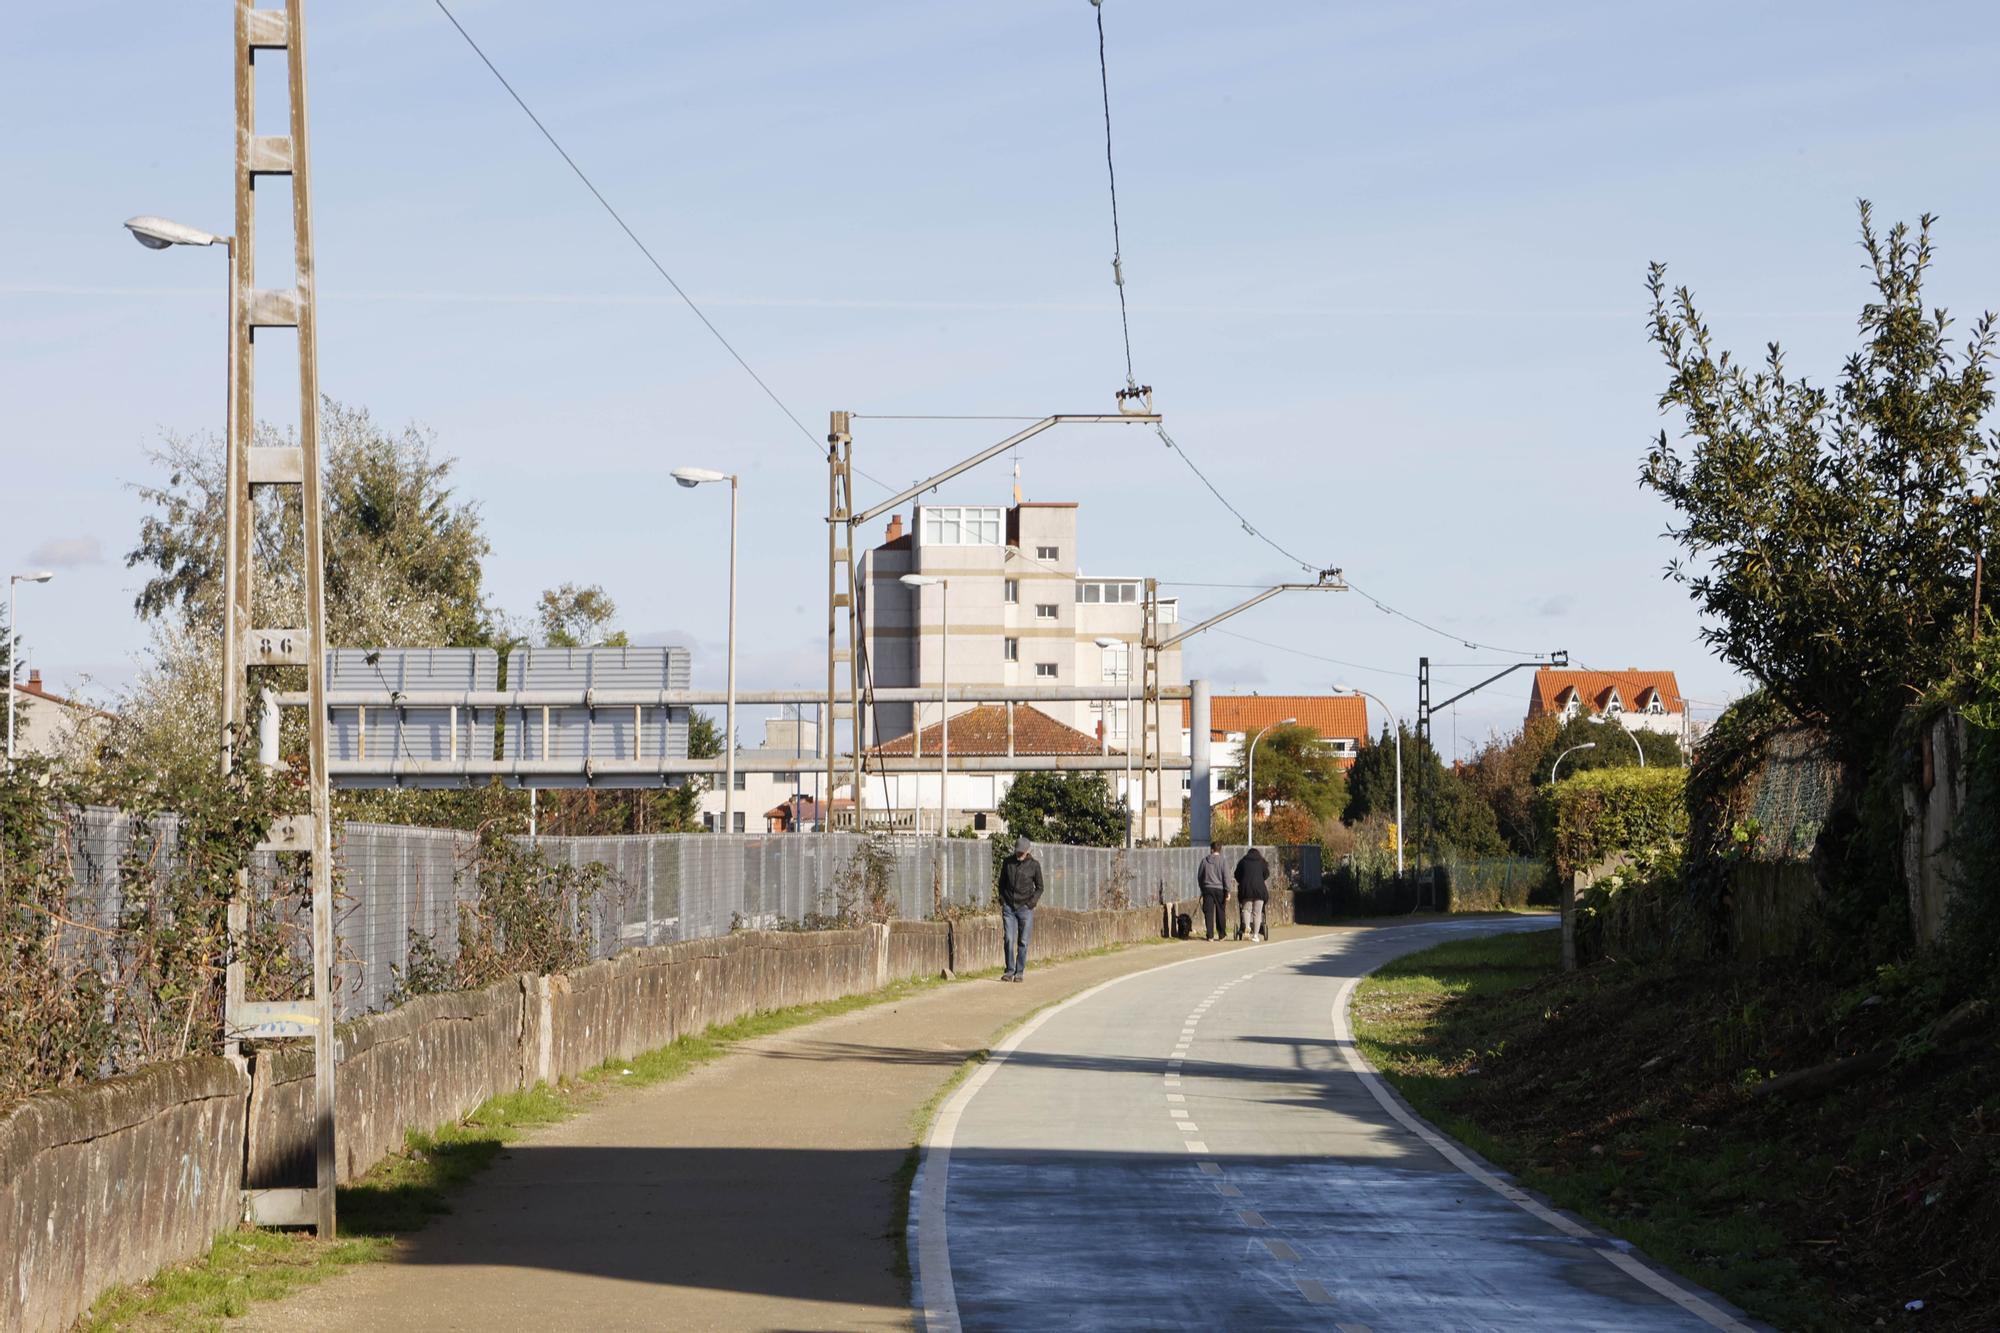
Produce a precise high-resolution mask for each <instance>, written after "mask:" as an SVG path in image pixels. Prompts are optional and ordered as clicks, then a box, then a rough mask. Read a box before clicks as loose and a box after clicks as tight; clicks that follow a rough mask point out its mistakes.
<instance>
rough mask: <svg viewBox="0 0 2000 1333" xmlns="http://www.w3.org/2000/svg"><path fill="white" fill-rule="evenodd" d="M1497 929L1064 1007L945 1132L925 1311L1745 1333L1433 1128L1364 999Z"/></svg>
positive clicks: (1173, 975)
mask: <svg viewBox="0 0 2000 1333" xmlns="http://www.w3.org/2000/svg"><path fill="white" fill-rule="evenodd" d="M1549 924H1550V923H1549V922H1547V921H1546V920H1536V919H1533V918H1524V919H1514V920H1507V919H1479V920H1467V921H1454V922H1439V923H1433V924H1425V925H1417V926H1407V927H1390V928H1383V929H1376V930H1368V931H1352V932H1341V933H1338V934H1333V935H1318V936H1314V937H1311V938H1308V939H1303V940H1290V941H1285V942H1281V943H1274V944H1262V945H1240V944H1229V945H1221V946H1217V948H1216V950H1215V952H1214V954H1212V955H1208V956H1204V957H1201V958H1197V959H1193V960H1188V961H1183V962H1178V963H1173V964H1169V965H1167V966H1164V967H1160V968H1155V969H1152V970H1150V971H1147V972H1141V973H1137V974H1134V975H1131V976H1128V977H1123V978H1119V979H1117V980H1115V981H1111V982H1107V983H1105V984H1104V985H1101V986H1098V987H1095V988H1093V989H1091V990H1088V991H1085V992H1083V993H1082V994H1080V995H1077V996H1075V997H1073V998H1072V999H1070V1000H1068V1001H1066V1002H1064V1003H1063V1004H1060V1005H1057V1006H1055V1007H1054V1008H1051V1009H1048V1010H1045V1011H1043V1012H1042V1013H1041V1014H1040V1015H1038V1016H1037V1017H1036V1018H1035V1019H1033V1020H1031V1021H1030V1022H1029V1023H1028V1024H1026V1025H1024V1026H1023V1027H1022V1028H1020V1029H1019V1030H1017V1031H1016V1032H1015V1033H1014V1034H1012V1036H1010V1037H1009V1038H1008V1040H1007V1041H1005V1042H1003V1043H1001V1044H1000V1045H999V1047H997V1048H996V1051H995V1055H994V1058H993V1059H992V1060H989V1061H988V1062H987V1063H986V1064H984V1065H982V1066H981V1067H980V1068H979V1070H978V1071H976V1072H975V1073H974V1075H973V1076H972V1078H970V1079H968V1080H967V1081H966V1083H965V1084H964V1085H963V1086H962V1087H960V1088H959V1089H958V1090H957V1091H956V1092H955V1093H954V1094H953V1095H952V1096H951V1097H950V1098H948V1099H947V1100H946V1102H945V1104H944V1106H943V1107H942V1108H941V1109H940V1111H939V1113H938V1117H937V1119H936V1121H935V1122H933V1124H932V1126H931V1129H930V1133H929V1135H928V1137H927V1140H926V1143H925V1148H924V1159H923V1166H922V1169H921V1170H920V1172H919V1174H918V1177H917V1180H916V1182H915V1184H914V1185H913V1186H912V1192H911V1205H912V1207H911V1225H910V1230H911V1253H912V1254H913V1256H914V1257H915V1260H916V1268H917V1273H916V1281H915V1283H914V1294H915V1304H916V1307H917V1317H918V1320H919V1322H920V1326H921V1327H923V1328H925V1329H927V1330H928V1333H945V1331H947V1330H958V1329H961V1328H964V1329H974V1330H978V1329H1026V1328H1061V1329H1063V1330H1065V1333H1086V1331H1087V1330H1098V1329H1132V1328H1147V1329H1201V1330H1215V1329H1258V1330H1266V1329H1268V1330H1281V1329H1308V1328H1309V1329H1337V1330H1344V1331H1345V1333H1362V1331H1363V1330H1374V1331H1376V1333H1386V1331H1388V1330H1404V1329H1411V1330H1415V1329H1421V1330H1447V1329H1468V1330H1471V1329H1478V1330H1502V1331H1512V1330H1521V1331H1522V1333H1527V1331H1528V1330H1534V1331H1535V1333H1545V1331H1547V1330H1564V1329H1577V1330H1583V1329H1590V1330H1599V1329H1620V1330H1627V1329H1629V1330H1639V1331H1643V1333H1652V1331H1653V1330H1686V1329H1711V1328H1722V1329H1730V1330H1745V1329H1748V1328H1750V1327H1752V1326H1751V1325H1749V1324H1748V1323H1747V1322H1745V1321H1744V1320H1743V1317H1742V1316H1741V1315H1739V1314H1738V1313H1736V1312H1735V1311H1734V1310H1733V1309H1731V1308H1730V1307H1729V1306H1727V1305H1726V1304H1725V1303H1724V1302H1722V1301H1721V1300H1720V1299H1719V1298H1717V1297H1714V1296H1711V1295H1708V1294H1706V1293H1704V1292H1701V1291H1698V1290H1696V1289H1694V1288H1692V1287H1689V1286H1687V1285H1686V1284H1684V1283H1681V1282H1680V1281H1679V1280H1677V1279H1675V1278H1672V1277H1671V1276H1669V1275H1667V1274H1664V1273H1662V1272H1660V1271H1659V1270H1657V1269H1654V1268H1653V1267H1651V1266H1650V1265H1648V1264H1646V1263H1645V1262H1644V1261H1643V1260H1642V1259H1640V1258H1638V1257H1637V1256H1636V1255H1634V1254H1633V1253H1632V1252H1631V1251H1630V1249H1629V1247H1627V1246H1625V1245H1624V1244H1623V1243H1622V1242H1618V1241H1615V1240H1612V1239H1610V1238H1608V1237H1605V1236H1603V1235H1602V1234H1601V1233H1598V1232H1596V1231H1593V1230H1591V1229H1590V1228H1589V1227H1587V1226H1585V1225H1583V1224H1582V1223H1580V1222H1578V1221H1576V1220H1575V1219H1573V1218H1570V1217H1568V1216H1566V1215H1563V1214H1559V1213H1556V1212H1554V1211H1553V1210H1551V1209H1549V1208H1547V1207H1545V1206H1544V1205H1542V1204H1541V1203H1540V1202H1539V1201H1537V1200H1534V1199H1532V1198H1531V1197H1529V1196H1528V1195H1526V1194H1524V1193H1523V1192H1521V1191H1520V1190H1519V1189H1517V1188H1515V1187H1514V1186H1513V1185H1512V1183H1511V1182H1509V1181H1508V1180H1507V1179H1506V1178H1505V1177H1502V1176H1499V1175H1497V1174H1496V1173H1494V1172H1492V1171H1491V1170H1490V1168H1487V1167H1485V1166H1484V1164H1483V1163H1480V1162H1479V1161H1478V1160H1477V1159H1474V1158H1472V1157H1471V1156H1470V1155H1469V1154H1467V1153H1465V1152H1463V1150H1461V1149H1459V1148H1458V1147H1457V1145H1456V1144H1454V1143H1452V1142H1451V1141H1450V1140H1448V1139H1445V1138H1444V1137H1443V1136H1441V1135H1439V1134H1437V1133H1436V1132H1435V1131H1434V1130H1432V1129H1431V1128H1430V1127H1429V1126H1428V1125H1426V1124H1424V1123H1423V1122H1421V1121H1419V1120H1417V1119H1416V1118H1415V1117H1414V1116H1412V1115H1411V1114H1410V1113H1409V1112H1408V1111H1407V1109H1406V1108H1404V1107H1403V1106H1402V1104H1401V1103H1400V1101H1398V1100H1397V1099H1396V1098H1395V1097H1394V1095H1393V1094H1391V1093H1389V1092H1388V1091H1387V1090H1386V1089H1385V1088H1384V1087H1383V1086H1382V1084H1381V1082H1380V1080H1379V1079H1377V1078H1376V1077H1375V1076H1374V1075H1373V1074H1372V1073H1371V1072H1368V1071H1367V1069H1366V1066H1365V1064H1364V1063H1363V1062H1362V1061H1361V1060H1360V1058H1359V1056H1358V1054H1357V1053H1355V1052H1354V1050H1353V1047H1352V1042H1351V1040H1350V1039H1349V1033H1348V1031H1347V1028H1346V1012H1345V1011H1346V1003H1347V998H1348V995H1349V994H1351V992H1352V987H1353V980H1354V979H1355V978H1357V977H1359V976H1361V975H1362V974H1364V973H1366V972H1367V971H1369V970H1371V969H1373V968H1375V967H1378V966H1380V965H1381V964H1382V963H1384V962H1386V961H1387V960H1389V959H1391V958H1393V957H1395V956H1397V955H1399V954H1402V953H1407V952H1410V951H1411V950H1414V949H1419V948H1424V947H1428V946H1429V945H1431V944H1435V943H1438V942H1440V941H1442V940H1445V939H1450V938H1457V937H1462V936H1465V935H1468V934H1483V933H1489V932H1493V931H1500V930H1518V929H1537V928H1546V927H1547V926H1548V925H1549Z"/></svg>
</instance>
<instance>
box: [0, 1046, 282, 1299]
mask: <svg viewBox="0 0 2000 1333" xmlns="http://www.w3.org/2000/svg"><path fill="white" fill-rule="evenodd" d="M248 1090H249V1085H248V1083H247V1081H246V1080H245V1079H244V1077H243V1075H242V1074H240V1073H239V1072H237V1070H236V1069H235V1068H234V1067H232V1066H231V1065H230V1064H228V1063H227V1062H226V1061H224V1060H222V1059H219V1058H217V1057H214V1056H200V1057H195V1058H191V1059H186V1060H175V1061H172V1062H170V1063H167V1064H160V1065H154V1066H152V1067H151V1068H149V1069H144V1070H141V1071H140V1072H138V1073H136V1074H128V1075H126V1076H124V1077H122V1078H114V1079H108V1080H106V1081H104V1082H102V1083H95V1084H91V1085H90V1086H88V1087H82V1088H71V1089H64V1090H62V1091H58V1092H45V1093H41V1094H39V1095H37V1096H34V1097H30V1098H28V1099H27V1100H26V1101H24V1102H21V1103H20V1104H19V1105H16V1106H14V1107H13V1108H11V1109H9V1110H8V1111H6V1112H4V1113H0V1328H5V1329H24V1330H41V1329H64V1328H68V1327H69V1326H70V1325H71V1324H72V1323H74V1322H75V1321H76V1319H77V1318H78V1317H79V1316H80V1315H82V1314H83V1313H84V1311H86V1310H88V1309H89V1308H90V1303H91V1302H92V1301H93V1300H95V1299H96V1298H97V1295H98V1293H100V1292H102V1291H103V1290H104V1289H105V1288H107V1287H110V1286H113V1285H116V1284H117V1283H121V1282H133V1281H138V1280H140V1279H142V1278H146V1277H150V1276H151V1275H152V1274H154V1273H156V1272H158V1271H159V1270H160V1269H162V1268H164V1267H166V1266H167V1265H169V1264H173V1263H179V1262H181V1261H183V1260H186V1259H189V1258H192V1257H193V1256H195V1255H197V1254H200V1253H202V1252H203V1251H205V1250H207V1249H208V1247H209V1244H210V1243H211V1242H212V1241H213V1240H214V1239H215V1237H216V1235H217V1234H218V1233H220V1232H222V1231H226V1230H228V1229H229V1228H230V1227H232V1226H234V1225H235V1224H236V1220H237V1217H238V1214H239V1211H240V1208H241V1203H240V1193H241V1190H242V1186H243V1166H242V1163H243V1120H244V1116H243V1108H244V1094H245V1093H246V1092H248Z"/></svg>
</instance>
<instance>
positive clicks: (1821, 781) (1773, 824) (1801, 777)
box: [1749, 729, 1842, 861]
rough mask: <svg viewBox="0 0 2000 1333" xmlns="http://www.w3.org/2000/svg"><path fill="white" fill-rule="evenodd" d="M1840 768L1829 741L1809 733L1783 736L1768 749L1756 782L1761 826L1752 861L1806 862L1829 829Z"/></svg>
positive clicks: (1754, 802) (1753, 804) (1754, 810)
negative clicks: (1828, 749)
mask: <svg viewBox="0 0 2000 1333" xmlns="http://www.w3.org/2000/svg"><path fill="white" fill-rule="evenodd" d="M1841 773H1842V770H1841V766H1840V763H1839V761H1837V760H1835V759H1833V758H1832V757H1831V756H1830V755H1829V754H1828V753H1827V748H1826V739H1825V737H1824V736H1822V735H1820V734H1819V733H1818V732H1814V731H1808V730H1803V729H1801V730H1797V731H1786V732H1780V733H1779V734H1778V735H1776V736H1774V737H1772V738H1771V740H1770V742H1769V744H1767V745H1766V746H1765V749H1764V764H1763V767H1762V768H1760V769H1759V770H1758V772H1757V776H1756V777H1754V778H1753V779H1751V784H1750V785H1751V791H1750V811H1749V813H1750V817H1751V818H1752V819H1754V820H1756V822H1757V836H1756V839H1755V841H1754V842H1753V843H1752V844H1751V855H1752V858H1753V859H1754V860H1758V861H1803V860H1805V859H1806V858H1808V857H1809V856H1811V855H1812V849H1813V843H1814V842H1815V841H1816V840H1817V839H1818V838H1819V831H1820V829H1822V828H1824V827H1825V826H1826V816H1827V812H1828V811H1829V810H1830V809H1832V807H1833V798H1834V793H1835V792H1836V791H1838V790H1839V788H1840V780H1841Z"/></svg>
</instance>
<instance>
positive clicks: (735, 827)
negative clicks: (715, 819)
mask: <svg viewBox="0 0 2000 1333" xmlns="http://www.w3.org/2000/svg"><path fill="white" fill-rule="evenodd" d="M729 831H730V832H731V833H741V832H742V831H743V812H742V811H741V810H738V811H737V812H736V821H735V823H733V824H731V825H730V828H729Z"/></svg>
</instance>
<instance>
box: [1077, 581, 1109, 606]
mask: <svg viewBox="0 0 2000 1333" xmlns="http://www.w3.org/2000/svg"><path fill="white" fill-rule="evenodd" d="M1103 594H1104V585H1103V584H1102V583H1079V584H1077V585H1076V600H1077V601H1079V602H1101V601H1103V600H1104V595H1103Z"/></svg>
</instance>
